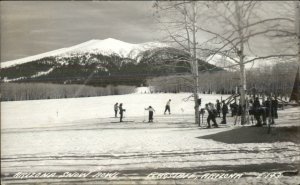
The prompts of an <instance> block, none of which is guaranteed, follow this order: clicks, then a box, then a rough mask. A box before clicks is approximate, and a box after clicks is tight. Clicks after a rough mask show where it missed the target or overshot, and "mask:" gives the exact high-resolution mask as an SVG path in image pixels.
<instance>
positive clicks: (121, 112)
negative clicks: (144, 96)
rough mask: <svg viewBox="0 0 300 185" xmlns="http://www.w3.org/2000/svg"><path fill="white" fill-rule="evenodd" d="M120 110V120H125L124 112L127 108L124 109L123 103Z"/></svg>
mask: <svg viewBox="0 0 300 185" xmlns="http://www.w3.org/2000/svg"><path fill="white" fill-rule="evenodd" d="M119 111H120V122H123V120H122V119H123V112H125V111H126V110H125V109H123V103H120V106H119Z"/></svg>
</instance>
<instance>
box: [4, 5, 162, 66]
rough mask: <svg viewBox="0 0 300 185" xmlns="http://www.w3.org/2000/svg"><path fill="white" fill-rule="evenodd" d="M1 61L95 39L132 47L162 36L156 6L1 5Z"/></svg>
mask: <svg viewBox="0 0 300 185" xmlns="http://www.w3.org/2000/svg"><path fill="white" fill-rule="evenodd" d="M0 3H1V62H4V61H8V60H13V59H18V58H23V57H26V56H31V55H35V54H39V53H43V52H47V51H51V50H54V49H59V48H63V47H69V46H72V45H75V44H79V43H82V42H85V41H88V40H90V39H106V38H115V39H119V40H122V41H124V42H129V43H142V42H148V41H154V40H156V39H157V38H158V36H159V35H160V32H159V31H158V29H157V23H156V22H155V20H154V19H153V12H154V9H153V8H152V4H153V2H146V1H141V2H133V1H126V2H120V1H1V2H0Z"/></svg>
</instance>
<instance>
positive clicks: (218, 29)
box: [198, 1, 296, 124]
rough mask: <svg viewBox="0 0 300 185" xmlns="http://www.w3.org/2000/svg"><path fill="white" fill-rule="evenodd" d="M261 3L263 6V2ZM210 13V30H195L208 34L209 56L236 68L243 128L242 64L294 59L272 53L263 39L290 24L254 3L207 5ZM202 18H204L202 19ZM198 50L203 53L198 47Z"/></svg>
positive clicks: (244, 82)
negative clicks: (220, 58) (219, 58)
mask: <svg viewBox="0 0 300 185" xmlns="http://www.w3.org/2000/svg"><path fill="white" fill-rule="evenodd" d="M264 3H265V2H264ZM207 7H208V9H210V10H211V11H210V15H211V16H210V18H208V19H209V20H210V22H211V23H213V25H214V26H211V25H205V24H199V25H200V26H199V27H198V28H199V30H201V31H203V32H206V33H209V34H211V39H210V40H211V41H212V42H211V44H212V45H214V47H213V50H212V51H211V52H212V53H213V55H212V56H211V57H210V59H211V58H213V57H214V55H217V54H218V55H222V56H223V57H224V58H225V60H229V61H230V62H231V64H232V65H229V66H228V67H235V66H237V67H238V71H239V78H240V86H239V89H240V103H241V105H242V109H243V110H242V116H241V124H244V123H245V121H246V119H245V113H246V111H245V105H246V102H245V100H246V93H247V78H246V69H245V66H246V64H249V63H253V62H261V61H263V60H266V59H269V60H270V59H282V58H284V57H285V58H295V56H296V53H293V52H290V51H288V52H287V51H285V52H282V53H276V52H274V48H273V46H271V47H270V46H268V45H266V44H265V43H267V42H268V38H267V35H268V34H274V33H285V31H284V30H283V29H282V27H281V25H285V24H289V23H294V20H293V19H291V18H289V17H277V16H276V15H275V16H274V15H272V16H269V15H268V13H269V12H266V11H267V9H264V8H262V3H261V2H258V1H228V2H224V1H223V2H212V3H208V4H207ZM204 18H206V17H204ZM201 47H202V48H200V49H204V50H205V49H206V48H205V46H204V47H203V46H201Z"/></svg>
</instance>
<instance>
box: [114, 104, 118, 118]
mask: <svg viewBox="0 0 300 185" xmlns="http://www.w3.org/2000/svg"><path fill="white" fill-rule="evenodd" d="M118 109H119V106H118V103H116V104H115V105H114V111H115V118H117V117H118Z"/></svg>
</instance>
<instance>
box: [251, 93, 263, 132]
mask: <svg viewBox="0 0 300 185" xmlns="http://www.w3.org/2000/svg"><path fill="white" fill-rule="evenodd" d="M261 112H262V109H261V107H260V102H259V99H258V97H256V98H255V100H254V102H253V113H254V118H255V119H256V121H257V123H256V125H255V126H257V127H261V126H262V124H261V119H260V115H261Z"/></svg>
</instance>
